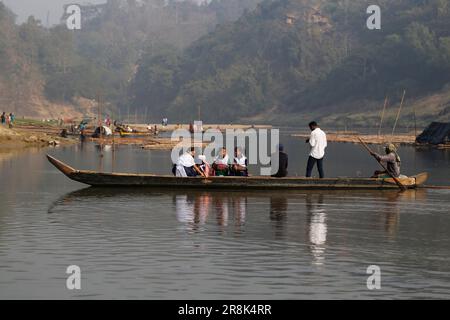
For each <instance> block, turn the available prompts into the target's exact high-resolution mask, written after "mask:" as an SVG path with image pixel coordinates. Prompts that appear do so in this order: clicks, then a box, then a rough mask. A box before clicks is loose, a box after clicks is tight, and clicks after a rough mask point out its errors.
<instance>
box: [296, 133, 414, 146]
mask: <svg viewBox="0 0 450 320" xmlns="http://www.w3.org/2000/svg"><path fill="white" fill-rule="evenodd" d="M292 136H293V137H298V138H303V139H307V138H309V136H310V135H309V134H301V133H300V134H293V135H292ZM358 138H361V139H362V140H363V141H364V142H366V143H367V144H386V143H394V144H406V145H413V144H414V143H415V141H416V137H415V136H414V134H401V135H394V136H392V135H380V136H379V135H365V134H356V133H354V132H350V133H327V140H328V141H332V142H348V143H360V141H359V139H358Z"/></svg>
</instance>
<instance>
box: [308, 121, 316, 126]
mask: <svg viewBox="0 0 450 320" xmlns="http://www.w3.org/2000/svg"><path fill="white" fill-rule="evenodd" d="M309 126H310V127H317V126H318V125H317V122H315V121H311V122H310V123H309Z"/></svg>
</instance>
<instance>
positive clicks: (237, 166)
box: [231, 147, 248, 177]
mask: <svg viewBox="0 0 450 320" xmlns="http://www.w3.org/2000/svg"><path fill="white" fill-rule="evenodd" d="M247 166H248V160H247V157H246V156H245V155H244V154H243V153H242V150H241V148H238V147H236V148H234V162H233V165H232V166H231V172H232V174H233V175H234V176H241V177H247V176H248V168H247Z"/></svg>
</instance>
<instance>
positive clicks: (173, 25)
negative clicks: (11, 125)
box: [0, 0, 259, 117]
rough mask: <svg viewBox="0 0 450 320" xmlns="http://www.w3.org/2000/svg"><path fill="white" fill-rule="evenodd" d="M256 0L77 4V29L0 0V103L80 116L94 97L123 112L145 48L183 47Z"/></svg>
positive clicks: (23, 111) (33, 112)
mask: <svg viewBox="0 0 450 320" xmlns="http://www.w3.org/2000/svg"><path fill="white" fill-rule="evenodd" d="M258 1H259V0H225V1H223V0H214V1H212V2H211V3H210V4H209V5H201V6H199V5H197V4H196V3H194V2H191V1H182V2H180V1H169V2H168V3H167V4H166V1H165V0H145V1H144V0H142V1H133V0H108V1H107V3H106V4H99V5H86V6H83V7H82V8H83V10H82V13H83V15H84V16H83V19H84V20H85V16H86V15H88V19H87V20H86V21H84V22H83V27H82V30H79V31H75V32H74V31H71V30H68V29H67V28H66V27H65V25H58V26H55V27H52V28H50V29H46V28H44V27H43V25H42V23H41V22H40V21H39V20H37V19H35V18H34V17H30V18H29V19H28V20H27V21H26V22H25V23H22V24H20V25H16V24H15V15H14V13H13V12H12V11H11V10H9V9H8V8H7V7H5V6H4V4H3V3H2V2H0V27H1V30H0V67H1V69H0V71H1V73H0V107H1V108H3V109H4V110H7V111H13V112H16V113H17V114H19V115H27V116H36V117H63V116H64V117H70V116H72V115H73V116H76V117H79V116H80V115H81V116H82V114H83V113H86V112H90V110H91V109H92V107H94V105H95V102H94V101H93V100H94V99H97V97H100V98H101V99H102V101H104V102H105V104H106V105H107V106H108V108H109V109H110V112H111V113H114V114H115V116H118V114H120V113H122V112H121V111H123V110H125V111H124V113H125V112H127V111H128V108H127V106H128V105H129V104H128V100H127V90H128V86H129V83H130V81H131V79H133V77H134V74H135V71H136V69H137V63H138V60H139V57H140V55H141V54H142V52H143V50H144V49H145V48H148V47H149V48H155V49H157V48H159V47H161V46H167V45H170V46H172V47H173V50H182V49H183V48H184V47H186V46H188V45H189V44H190V43H192V42H193V41H195V40H196V39H198V38H199V37H200V36H202V35H204V34H206V33H208V32H210V31H212V30H213V29H214V27H215V26H216V25H217V24H218V23H225V22H227V21H233V20H235V19H237V18H238V17H239V16H240V15H241V14H242V12H243V11H244V10H245V9H247V8H251V7H252V6H253V7H254V5H256V3H257V2H258Z"/></svg>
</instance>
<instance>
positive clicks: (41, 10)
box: [0, 0, 209, 26]
mask: <svg viewBox="0 0 450 320" xmlns="http://www.w3.org/2000/svg"><path fill="white" fill-rule="evenodd" d="M179 1H182V0H179ZM194 1H195V2H197V3H202V2H203V0H194ZM208 1H209V0H208ZM0 2H3V3H4V4H6V5H7V6H8V7H9V8H10V9H12V11H13V12H14V13H15V14H16V15H17V22H19V23H21V22H23V21H26V20H27V18H28V17H29V16H31V15H34V16H35V18H37V19H39V20H41V22H42V24H43V25H44V26H45V25H46V23H47V13H50V19H49V21H50V25H52V24H55V23H59V20H60V18H61V16H62V13H63V10H62V9H63V5H64V4H69V3H70V4H76V3H78V4H88V3H92V4H98V3H106V2H107V0H0Z"/></svg>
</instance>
